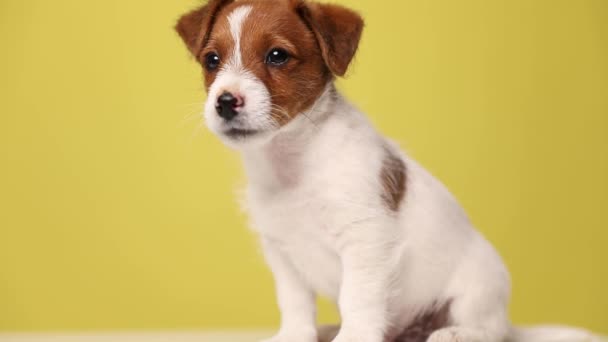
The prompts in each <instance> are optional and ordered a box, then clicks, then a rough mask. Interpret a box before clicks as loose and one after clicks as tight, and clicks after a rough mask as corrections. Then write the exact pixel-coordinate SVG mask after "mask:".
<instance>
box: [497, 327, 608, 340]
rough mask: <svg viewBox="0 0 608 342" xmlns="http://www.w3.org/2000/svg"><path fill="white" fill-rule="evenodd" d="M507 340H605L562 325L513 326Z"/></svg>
mask: <svg viewBox="0 0 608 342" xmlns="http://www.w3.org/2000/svg"><path fill="white" fill-rule="evenodd" d="M507 341H508V342H606V340H605V339H602V338H600V337H599V336H595V335H593V334H591V333H590V332H588V331H585V330H583V329H577V328H569V327H562V326H538V327H529V328H514V329H513V331H512V333H511V334H510V336H509V339H508V340H507Z"/></svg>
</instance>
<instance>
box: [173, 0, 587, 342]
mask: <svg viewBox="0 0 608 342" xmlns="http://www.w3.org/2000/svg"><path fill="white" fill-rule="evenodd" d="M220 4H224V5H223V6H219V5H220ZM208 6H211V7H203V8H202V9H201V10H200V12H201V13H207V14H206V15H211V16H213V20H210V19H206V17H205V15H198V14H196V13H198V12H192V13H195V15H194V18H196V19H197V20H199V21H201V22H203V23H208V22H211V21H213V22H214V23H216V26H217V28H216V29H214V28H213V27H206V26H203V29H202V32H200V33H196V32H190V31H188V28H189V27H191V26H192V22H193V19H192V18H193V14H192V13H191V14H189V15H188V16H187V17H186V19H184V20H187V22H186V23H183V24H180V25H178V30H179V32H180V35H181V36H182V37H183V38H184V41H185V42H186V44H189V47H190V50H191V51H193V53H194V54H195V55H196V56H197V57H198V58H199V60H200V57H201V56H200V55H199V50H202V51H203V53H206V52H208V51H216V52H217V53H218V54H219V55H221V57H222V58H224V62H223V64H222V66H221V67H220V68H219V70H218V71H214V72H207V73H206V83H207V86H208V94H209V99H208V101H207V104H206V106H205V118H206V121H207V124H208V126H209V127H210V128H211V130H213V131H214V132H216V133H217V134H218V136H220V138H221V139H222V140H223V141H225V142H226V143H227V144H229V145H231V146H233V147H236V148H237V149H239V150H240V151H241V152H242V156H243V160H244V166H245V169H246V172H247V176H248V180H249V185H248V187H247V206H248V210H249V212H250V214H251V219H252V227H253V229H255V230H256V231H257V232H258V233H259V236H260V239H261V243H262V246H263V250H264V254H265V257H266V260H267V262H268V265H269V266H270V268H271V270H272V272H273V274H274V276H275V280H276V290H277V296H278V303H279V307H280V310H281V314H282V320H281V329H280V331H279V332H278V334H277V335H276V336H275V337H274V338H272V339H270V340H269V341H271V342H315V341H317V339H318V338H326V337H324V336H325V332H324V333H323V334H319V333H318V332H317V329H316V328H315V297H316V296H317V295H324V296H327V297H329V298H331V299H333V300H334V301H335V302H336V303H337V304H338V306H339V308H340V313H341V316H342V324H341V327H340V329H339V332H337V336H335V337H333V336H332V334H331V332H329V335H330V336H331V337H330V338H333V339H332V341H333V342H384V341H399V342H423V341H425V340H426V341H429V342H507V341H508V342H516V341H519V342H523V341H529V342H543V341H545V342H548V341H554V342H558V341H563V342H565V341H566V340H565V339H564V337H563V336H566V337H565V338H568V341H572V342H583V341H591V340H592V338H593V337H592V336H591V335H589V334H587V333H586V332H580V331H574V330H560V329H544V330H536V331H520V330H515V329H512V328H511V326H510V325H509V322H508V318H507V303H508V301H509V295H510V282H509V275H508V272H507V270H506V269H505V266H504V264H503V262H502V261H501V258H500V257H499V255H498V254H497V253H496V251H495V250H494V249H493V248H492V246H491V245H490V244H489V243H488V241H486V239H484V238H483V237H482V236H481V235H480V234H479V233H478V232H477V231H476V230H475V229H474V227H473V226H472V225H471V223H470V221H469V220H468V218H467V216H466V215H465V213H464V212H463V210H462V209H461V207H460V206H459V205H458V203H457V202H456V200H455V199H454V197H453V196H452V195H451V194H450V193H449V192H448V190H447V189H446V188H445V187H444V186H443V185H442V184H441V183H440V182H439V181H438V180H437V179H436V178H434V177H433V176H432V175H431V174H430V173H428V172H427V171H426V170H425V169H424V168H423V167H421V166H420V165H419V164H418V163H417V162H416V161H414V160H413V159H412V158H411V157H409V156H408V155H407V154H405V153H402V152H400V150H399V149H398V147H397V146H396V145H395V144H393V143H391V142H390V141H389V140H387V139H386V138H384V137H383V136H382V135H380V134H379V133H378V132H377V131H376V130H375V129H374V128H373V127H372V125H370V123H369V122H368V120H367V119H366V118H365V116H364V115H363V114H362V113H361V112H360V111H359V110H358V109H356V108H355V107H353V106H352V105H351V104H349V103H348V102H347V101H346V100H345V99H344V98H343V97H342V96H341V95H340V94H339V93H338V92H337V91H336V89H335V87H334V86H333V77H328V75H331V74H332V73H333V74H335V75H342V74H344V72H346V68H347V66H348V64H349V63H350V60H351V59H352V57H353V55H354V53H355V51H356V48H357V44H358V41H359V37H360V34H361V29H362V27H363V22H362V20H361V19H360V17H359V16H358V15H357V14H356V13H354V12H352V11H350V10H347V9H344V8H342V7H339V6H334V5H320V4H311V3H307V2H304V1H299V0H283V1H279V0H275V1H272V2H271V1H269V0H268V1H256V0H242V1H236V2H233V1H220V0H212V2H211V3H210V5H208ZM210 9H213V11H210ZM209 12H212V13H209ZM262 19H263V20H262ZM244 27H247V29H243V28H244ZM199 30H200V29H199ZM197 34H198V35H199V36H198V37H197ZM290 35H291V36H290ZM268 39H270V40H272V41H273V44H279V45H280V44H282V47H284V48H285V49H290V50H289V51H290V52H291V53H293V55H294V58H293V59H292V60H290V61H289V62H288V63H287V64H285V65H284V66H281V67H280V68H279V67H272V66H266V65H264V64H263V56H264V53H265V51H267V49H268V48H269V47H268V46H266V45H271V44H266V43H267V42H266V41H265V40H268ZM314 39H316V40H317V43H316V44H314ZM295 40H297V44H296V43H294V42H295ZM201 41H202V42H207V41H208V43H207V44H206V45H205V44H203V46H196V45H192V44H194V43H193V42H196V44H198V42H201ZM303 45H304V46H305V47H306V48H305V49H302V47H303ZM298 49H300V50H299V51H298ZM311 49H312V50H311ZM315 49H316V50H315ZM303 50H304V51H303ZM303 68H304V69H303ZM302 70H305V72H303V71H302ZM290 76H292V77H290ZM294 85H295V86H294ZM225 91H230V92H234V93H238V94H239V96H242V97H243V98H245V105H244V107H243V108H242V109H241V110H240V112H239V114H238V116H236V117H235V118H234V119H232V120H230V121H228V120H224V119H223V118H220V117H219V116H218V115H217V113H216V112H215V103H216V99H217V97H218V96H219V95H220V94H221V93H223V92H225ZM277 115H278V116H279V119H277ZM230 128H238V129H248V130H256V131H259V133H258V134H256V135H254V136H247V137H240V138H235V137H231V136H228V135H226V134H225V132H226V130H227V129H230ZM333 335H335V334H333ZM560 336H562V337H560Z"/></svg>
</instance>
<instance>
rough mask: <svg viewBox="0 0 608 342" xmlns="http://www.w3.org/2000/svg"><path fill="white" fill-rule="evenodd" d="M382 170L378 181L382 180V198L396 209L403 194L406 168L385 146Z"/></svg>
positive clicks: (387, 204) (389, 206)
mask: <svg viewBox="0 0 608 342" xmlns="http://www.w3.org/2000/svg"><path fill="white" fill-rule="evenodd" d="M385 153H386V156H385V157H384V161H383V165H382V170H381V171H380V181H381V182H382V194H381V196H382V200H383V201H384V204H386V206H387V207H388V208H389V209H390V210H392V211H397V210H398V209H399V205H400V204H401V201H402V200H403V197H404V196H405V190H406V181H407V175H406V169H405V163H403V160H402V159H401V158H400V157H399V156H397V155H395V154H394V152H392V151H391V150H389V149H388V148H385Z"/></svg>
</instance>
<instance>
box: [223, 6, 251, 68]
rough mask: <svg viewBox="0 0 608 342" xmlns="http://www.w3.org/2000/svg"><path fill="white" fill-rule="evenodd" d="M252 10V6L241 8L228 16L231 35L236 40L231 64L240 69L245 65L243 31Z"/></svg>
mask: <svg viewBox="0 0 608 342" xmlns="http://www.w3.org/2000/svg"><path fill="white" fill-rule="evenodd" d="M251 9H252V7H251V6H240V7H237V8H236V9H235V10H234V11H233V12H232V13H230V15H229V16H228V23H229V24H230V34H231V35H232V39H233V40H234V53H233V54H232V60H231V64H232V65H233V66H234V67H238V68H240V67H241V66H242V65H243V56H242V55H241V31H242V28H243V23H244V22H245V19H247V17H248V16H249V13H251Z"/></svg>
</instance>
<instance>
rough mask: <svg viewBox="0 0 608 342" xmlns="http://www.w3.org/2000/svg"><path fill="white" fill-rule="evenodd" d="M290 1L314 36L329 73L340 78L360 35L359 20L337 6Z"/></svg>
mask: <svg viewBox="0 0 608 342" xmlns="http://www.w3.org/2000/svg"><path fill="white" fill-rule="evenodd" d="M292 1H293V2H294V3H295V6H296V11H297V12H298V14H299V15H300V17H301V18H302V19H303V20H304V22H305V23H306V24H307V25H308V27H309V28H310V29H311V30H312V32H313V33H314V34H315V36H316V38H317V41H318V42H319V47H320V48H321V53H322V55H323V59H324V60H325V63H326V64H327V67H328V68H329V70H330V71H331V72H332V73H333V74H334V75H337V76H344V74H345V73H346V70H347V69H348V65H349V64H350V62H351V61H352V59H353V57H354V56H355V53H356V52H357V48H358V46H359V40H360V39H361V33H362V32H363V26H364V23H363V19H362V18H361V16H360V15H359V14H357V13H356V12H354V11H352V10H350V9H348V8H345V7H342V6H338V5H330V4H320V3H316V2H307V1H305V0H292Z"/></svg>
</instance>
